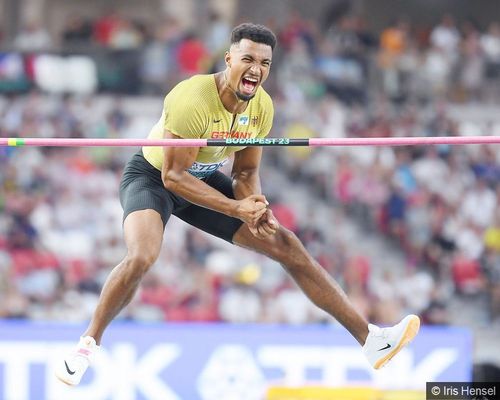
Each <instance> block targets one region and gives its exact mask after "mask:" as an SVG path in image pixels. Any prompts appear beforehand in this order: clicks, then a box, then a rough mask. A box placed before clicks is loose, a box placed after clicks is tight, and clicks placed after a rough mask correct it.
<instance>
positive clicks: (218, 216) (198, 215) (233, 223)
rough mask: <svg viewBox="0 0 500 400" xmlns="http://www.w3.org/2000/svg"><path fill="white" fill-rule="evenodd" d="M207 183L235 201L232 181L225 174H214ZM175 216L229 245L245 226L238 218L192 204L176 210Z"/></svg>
mask: <svg viewBox="0 0 500 400" xmlns="http://www.w3.org/2000/svg"><path fill="white" fill-rule="evenodd" d="M205 183H206V184H207V185H209V186H211V187H213V188H214V189H216V190H218V191H219V192H221V193H222V194H224V195H225V196H226V197H229V198H232V199H234V194H233V188H232V180H231V178H229V177H228V176H226V175H224V174H223V173H221V172H215V173H213V174H212V175H211V176H210V177H209V178H208V179H207V180H206V181H205ZM173 214H174V215H175V216H177V217H179V218H180V219H182V220H183V221H185V222H187V223H188V224H190V225H192V226H195V227H196V228H199V229H201V230H203V231H205V232H207V233H210V234H211V235H214V236H217V237H218V238H221V239H224V240H226V241H228V242H229V243H232V240H233V236H234V234H235V233H236V231H237V230H238V229H239V228H240V226H241V225H242V224H243V222H242V221H241V220H239V219H238V218H233V217H229V216H227V215H225V214H222V213H219V212H217V211H213V210H209V209H208V208H204V207H200V206H197V205H195V204H191V205H189V206H188V207H186V208H183V209H181V210H174V212H173Z"/></svg>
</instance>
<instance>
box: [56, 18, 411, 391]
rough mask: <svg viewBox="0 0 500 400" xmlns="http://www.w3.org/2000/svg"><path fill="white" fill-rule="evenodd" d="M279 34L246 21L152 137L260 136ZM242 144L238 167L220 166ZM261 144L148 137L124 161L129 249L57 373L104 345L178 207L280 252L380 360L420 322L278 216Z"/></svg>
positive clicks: (186, 215)
mask: <svg viewBox="0 0 500 400" xmlns="http://www.w3.org/2000/svg"><path fill="white" fill-rule="evenodd" d="M275 45H276V38H275V36H274V34H273V33H272V32H271V31H270V30H269V29H267V28H266V27H264V26H261V25H254V24H250V23H245V24H242V25H239V26H237V27H236V28H235V29H234V30H233V32H232V34H231V46H230V48H229V51H228V52H227V53H226V54H225V62H226V69H225V70H224V71H222V72H218V73H216V74H213V75H196V76H193V77H192V78H190V79H187V80H185V81H183V82H181V83H179V84H178V85H177V86H176V87H175V88H174V89H172V91H171V92H170V93H169V94H168V95H167V96H166V98H165V103H164V109H163V113H162V116H161V118H160V120H159V121H158V123H157V124H156V125H155V126H154V127H153V129H152V130H151V132H150V134H149V138H151V139H158V138H162V137H165V138H174V139H178V138H219V139H221V138H227V137H232V138H262V137H265V136H266V135H267V134H268V133H269V131H270V129H271V125H272V121H273V104H272V101H271V98H270V97H269V95H268V94H267V93H266V92H265V91H264V89H262V84H263V83H264V82H265V80H266V79H267V77H268V75H269V70H270V68H271V60H272V56H273V49H274V47H275ZM233 152H234V163H233V167H232V171H231V177H228V176H226V175H224V174H223V173H221V172H219V171H217V170H218V169H219V168H220V167H221V166H222V165H223V164H224V163H225V162H226V161H227V159H228V157H229V156H230V154H232V153H233ZM261 156H262V147H203V148H193V147H165V148H163V147H143V148H142V152H139V153H137V154H135V155H134V156H133V157H132V159H131V160H130V161H129V163H128V164H127V166H126V167H125V170H124V174H123V178H122V182H121V184H120V201H121V204H122V206H123V209H124V222H123V229H124V236H125V242H126V245H127V249H128V252H127V255H126V256H125V258H124V259H123V260H122V261H121V263H120V264H118V266H116V267H115V268H114V269H113V271H112V272H111V274H110V276H109V277H108V279H107V281H106V283H105V285H104V287H103V289H102V293H101V296H100V299H99V304H98V305H97V308H96V310H95V312H94V315H93V318H92V321H91V322H90V325H89V327H88V329H87V331H86V332H85V333H84V334H83V335H82V337H81V338H80V342H79V343H78V345H77V347H76V349H75V351H74V352H72V353H71V354H69V355H68V356H67V357H66V358H64V359H62V360H61V361H60V362H59V363H58V365H57V369H56V375H57V377H58V378H59V379H60V380H62V381H63V382H65V383H67V384H69V385H77V384H78V383H79V382H80V380H81V378H82V376H83V374H84V372H85V371H86V369H87V368H88V366H89V364H90V362H91V360H92V358H93V355H94V354H95V352H96V351H98V349H99V344H100V342H101V338H102V335H103V333H104V330H105V329H106V327H107V326H108V324H109V323H110V322H111V320H112V319H113V318H114V317H115V316H116V315H117V314H118V313H119V312H120V311H121V310H122V309H123V308H124V307H125V306H126V305H127V304H128V303H129V302H130V300H131V299H132V297H133V296H134V294H135V292H136V290H137V287H138V285H139V282H140V281H141V279H142V277H143V276H144V275H145V274H146V273H147V272H148V270H149V269H150V268H151V266H152V265H153V264H154V262H155V260H156V259H157V257H158V255H159V253H160V248H161V244H162V239H163V231H164V228H165V225H166V223H167V221H168V219H169V217H170V215H171V214H174V215H176V216H177V217H179V218H181V219H182V220H184V221H186V222H187V223H189V224H191V225H193V226H196V227H198V228H200V229H202V230H204V231H205V232H208V233H210V234H212V235H214V236H217V237H219V238H221V239H224V240H226V241H228V242H230V243H234V244H236V245H238V246H241V247H246V248H249V249H253V250H255V251H257V252H259V253H262V254H265V255H267V256H269V257H271V258H272V259H274V260H276V261H277V262H279V263H280V264H281V265H282V266H283V267H284V268H285V270H286V271H287V272H288V273H289V274H290V275H291V276H292V278H293V279H294V280H295V282H297V284H298V285H299V286H300V288H301V289H302V290H303V291H304V293H305V294H306V295H307V296H308V297H309V298H310V299H311V301H313V302H314V304H316V305H317V306H318V307H320V308H322V309H323V310H325V311H326V312H327V313H329V314H330V315H332V316H333V317H334V318H336V319H337V320H338V321H339V322H340V323H341V324H342V325H343V326H344V327H345V328H346V329H347V330H348V331H349V332H350V333H351V334H352V335H353V336H354V338H355V339H356V340H357V341H358V342H359V343H360V345H362V346H363V352H364V353H365V355H366V357H367V358H368V361H369V362H370V363H371V365H372V366H373V367H374V368H375V369H378V368H380V367H382V366H383V365H384V364H385V363H387V361H389V360H390V359H391V358H392V357H393V356H394V355H395V354H396V353H397V352H399V351H400V350H401V348H402V347H403V346H404V345H406V344H407V343H408V342H410V341H411V340H412V339H413V338H414V337H415V335H416V334H417V332H418V329H419V326H420V320H419V319H418V317H417V316H415V315H409V316H407V317H406V318H404V319H403V320H402V321H401V322H400V323H399V324H397V325H395V326H393V327H390V328H383V329H382V328H379V327H377V326H375V325H371V324H370V325H369V324H368V322H367V321H366V320H365V319H364V318H363V317H362V316H361V315H360V314H359V313H358V312H357V311H356V310H355V309H354V308H353V306H352V305H351V303H350V302H349V300H348V299H347V297H346V295H345V293H344V292H343V291H342V289H341V288H340V287H339V286H338V284H337V283H336V282H335V281H334V280H333V278H332V277H331V276H330V275H329V274H328V273H327V272H326V271H325V270H324V269H323V268H322V267H321V266H320V265H319V264H318V263H317V262H316V261H315V260H314V259H313V258H312V257H311V256H310V255H309V254H308V252H307V251H306V249H305V248H304V246H303V245H302V243H301V242H300V241H299V240H298V239H297V237H296V236H295V235H294V234H293V233H292V232H290V231H288V230H287V229H285V228H284V227H282V226H280V225H279V223H278V221H277V220H276V219H275V218H274V216H273V213H272V211H271V210H270V209H269V208H268V207H267V204H268V203H267V201H266V198H265V196H264V195H263V194H262V193H261V187H260V180H259V166H260V161H261Z"/></svg>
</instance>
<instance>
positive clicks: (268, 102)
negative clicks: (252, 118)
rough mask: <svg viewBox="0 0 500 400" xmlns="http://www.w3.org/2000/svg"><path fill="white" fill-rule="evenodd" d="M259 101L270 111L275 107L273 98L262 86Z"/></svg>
mask: <svg viewBox="0 0 500 400" xmlns="http://www.w3.org/2000/svg"><path fill="white" fill-rule="evenodd" d="M257 94H258V98H259V103H260V105H261V106H262V108H264V109H269V110H270V111H271V110H272V109H273V99H272V97H271V96H270V94H269V93H267V92H266V90H265V89H264V88H263V87H262V86H261V87H260V88H259V90H258V92H257Z"/></svg>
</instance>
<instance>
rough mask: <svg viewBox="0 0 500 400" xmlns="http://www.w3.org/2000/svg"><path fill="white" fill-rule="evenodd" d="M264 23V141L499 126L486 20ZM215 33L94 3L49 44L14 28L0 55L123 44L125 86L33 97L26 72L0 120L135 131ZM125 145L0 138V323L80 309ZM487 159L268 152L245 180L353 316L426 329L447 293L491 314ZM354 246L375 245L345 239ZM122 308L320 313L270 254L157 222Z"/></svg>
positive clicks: (160, 316) (86, 305)
mask: <svg viewBox="0 0 500 400" xmlns="http://www.w3.org/2000/svg"><path fill="white" fill-rule="evenodd" d="M270 25H271V27H272V28H273V29H274V30H275V31H276V32H277V33H278V34H279V38H280V41H279V43H280V44H279V49H278V50H277V53H276V60H275V63H274V65H273V71H272V78H270V81H269V84H268V85H267V86H266V88H268V90H269V91H270V92H271V94H272V95H273V98H274V100H275V108H276V117H275V125H274V129H273V130H272V133H271V134H272V136H289V137H294V136H297V137H306V136H310V137H319V136H323V137H345V136H354V137H361V136H363V137H375V136H455V135H467V134H495V133H496V134H499V133H500V118H499V119H498V120H495V119H494V116H490V115H489V114H488V116H487V117H484V115H485V113H484V110H485V109H488V107H489V105H492V104H493V105H495V104H498V102H499V101H500V26H499V25H498V24H497V23H494V24H491V25H490V26H488V27H478V26H476V25H475V24H473V23H472V22H463V23H460V24H458V23H456V22H455V21H454V20H453V17H452V16H450V15H447V16H444V17H443V19H442V21H441V22H440V23H439V24H437V25H436V26H434V27H432V28H431V29H423V28H422V29H420V28H419V27H415V26H411V24H410V23H409V21H407V20H404V19H400V20H397V21H395V22H394V24H391V25H390V26H388V27H387V28H386V29H385V30H383V31H382V32H381V33H380V34H378V35H377V34H376V33H375V32H372V31H370V30H369V28H368V27H367V25H366V24H365V22H364V21H363V20H362V19H360V18H359V17H357V16H347V17H343V18H342V19H340V20H339V21H337V23H335V24H333V25H332V26H331V27H330V28H329V29H328V30H327V31H325V32H320V31H319V30H318V28H317V27H316V26H315V24H314V23H313V22H312V21H309V20H305V19H303V18H302V17H300V16H299V15H297V14H291V15H290V18H289V19H288V21H287V23H286V24H284V25H283V26H277V25H274V24H273V23H272V22H271V23H270ZM230 29H231V25H229V24H228V23H227V22H225V21H223V20H222V19H220V18H218V17H217V16H216V15H213V18H211V22H210V24H209V25H208V30H207V31H205V32H197V35H195V34H193V33H192V32H187V31H185V30H183V28H182V27H181V25H180V24H177V23H176V21H175V19H174V18H169V19H168V21H164V22H163V23H162V24H160V25H158V26H157V27H156V28H155V29H153V30H152V31H150V30H149V29H148V28H147V27H146V26H145V25H142V24H139V23H137V22H135V21H131V20H128V19H126V18H124V17H122V16H120V15H118V14H114V13H113V14H109V15H104V16H102V17H101V18H98V19H96V20H94V21H84V20H82V19H80V18H78V17H75V18H71V19H68V23H67V26H66V28H65V29H64V32H63V33H62V34H61V36H60V37H58V38H57V39H56V38H52V37H50V36H49V35H48V33H47V32H46V31H45V30H44V28H43V27H41V26H38V25H36V24H31V25H27V26H26V27H25V28H24V29H23V30H22V31H21V32H19V35H18V36H17V37H16V38H15V39H14V41H13V43H5V42H4V43H2V46H3V48H9V52H10V53H7V52H6V53H5V54H13V53H12V51H15V50H19V51H22V52H23V57H30V55H32V54H39V52H42V51H47V50H50V49H54V48H56V47H57V48H60V46H63V47H65V46H70V47H71V48H73V49H76V48H77V47H78V46H83V47H85V46H88V45H91V46H100V47H101V48H104V49H109V51H110V52H116V51H128V50H132V51H134V53H133V54H140V57H139V58H134V60H135V61H136V62H137V63H138V64H137V65H136V66H138V68H136V69H133V72H132V74H133V75H134V76H135V78H134V79H135V80H134V82H136V84H137V85H134V87H133V88H131V87H130V86H127V87H126V88H125V89H126V90H125V92H127V90H128V89H130V90H131V91H132V92H133V93H135V94H136V95H135V96H119V97H117V96H115V95H112V94H111V95H110V94H109V93H107V92H106V90H102V91H101V93H98V94H74V95H73V94H61V95H53V94H47V93H44V92H40V91H39V90H37V86H36V77H34V76H31V77H30V79H31V81H30V84H29V86H28V88H29V93H28V94H21V95H20V94H17V93H9V94H7V95H5V96H3V97H1V98H0V134H1V136H3V137H12V136H28V137H32V136H33V137H145V136H146V135H147V133H148V130H149V128H150V127H151V126H152V125H153V124H154V123H155V122H156V119H157V118H158V117H159V115H160V113H161V106H162V99H161V97H159V96H158V95H162V94H164V93H166V91H167V90H168V88H169V87H171V86H172V85H173V84H175V82H177V81H178V80H180V79H183V78H185V77H187V76H189V75H192V74H195V73H204V72H210V71H214V70H217V69H218V68H219V67H220V65H219V61H220V60H221V59H222V58H221V56H222V54H223V52H224V50H225V49H226V48H227V39H228V36H229V33H230ZM75 51H76V50H75ZM135 52H137V53H135ZM112 54H116V53H112ZM0 59H1V55H0ZM26 60H27V58H24V59H23V63H24V64H23V65H24V66H26V62H27V61H26ZM134 65H135V64H134ZM3 68H4V69H3V70H2V71H4V74H7V73H8V71H9V69H8V68H7V67H6V66H5V64H4V65H3ZM5 76H6V75H4V76H3V78H4V79H5ZM1 77H2V75H1V74H0V78H1ZM128 83H130V81H128ZM101 89H102V88H101ZM137 93H140V95H137ZM151 95H154V96H155V97H151ZM464 110H465V111H464ZM497 118H498V117H497ZM471 121H472V122H471ZM136 150H137V149H121V150H118V149H108V148H92V149H76V148H74V149H55V148H24V149H11V148H8V149H7V148H2V149H0V164H1V165H2V168H1V170H2V172H1V174H0V184H1V188H2V190H1V191H0V317H3V318H31V319H40V320H45V319H50V320H66V321H67V320H75V321H80V320H85V319H88V318H89V317H90V315H91V312H92V311H93V308H94V306H95V304H96V302H97V298H98V294H99V292H100V288H101V286H102V284H103V282H104V279H105V278H106V276H107V274H108V272H109V270H110V268H111V267H112V266H114V265H116V264H117V263H118V262H119V261H120V259H121V257H123V255H124V252H125V248H124V244H123V240H122V238H121V227H120V225H121V209H120V206H119V201H118V193H117V191H118V184H119V179H120V175H121V172H122V168H123V166H124V163H125V162H126V160H127V159H128V157H129V156H130V155H131V154H132V152H133V151H136ZM498 154H499V153H498V151H496V147H495V146H457V147H450V146H435V147H425V148H424V147H400V148H387V147H386V148H368V147H365V148H343V149H327V148H320V149H315V150H311V149H308V148H300V149H274V148H272V149H266V150H265V161H264V167H263V171H262V180H263V189H264V193H265V194H267V196H268V197H269V199H270V201H271V204H272V207H273V210H274V212H275V214H276V215H277V216H278V219H279V220H280V221H281V223H282V224H283V225H285V226H287V227H288V228H289V229H291V230H293V231H294V232H296V233H297V235H298V236H299V237H300V238H301V239H302V240H303V242H304V244H305V245H306V247H308V249H309V250H310V251H311V253H312V254H313V255H314V256H315V257H316V258H317V259H318V260H319V261H320V263H321V264H322V265H323V266H324V268H326V269H327V270H328V271H329V272H330V273H331V274H332V275H333V276H335V278H336V279H338V280H339V282H340V283H341V284H342V286H343V287H344V288H345V290H346V291H347V293H348V295H349V296H350V298H351V299H352V300H353V301H354V302H355V304H356V305H357V307H358V308H359V309H360V310H361V311H362V312H363V313H364V314H365V315H366V316H367V317H369V318H370V319H371V320H372V321H374V322H377V323H382V324H383V323H387V324H389V323H392V322H394V321H396V320H397V319H398V318H400V317H401V316H402V315H403V314H405V313H407V312H414V313H417V314H420V315H421V316H422V317H423V319H424V321H425V322H426V323H428V324H448V323H454V322H455V321H456V320H457V318H458V319H459V318H460V313H461V312H463V310H459V311H458V312H456V310H455V312H454V307H455V308H456V302H457V301H460V299H465V302H466V301H468V300H470V299H473V300H474V301H479V302H480V304H481V305H482V306H483V308H482V313H480V314H479V318H480V320H479V321H478V323H480V324H487V325H488V324H491V323H498V322H500V212H499V211H498V205H499V203H500V185H499V182H500V164H499V161H500V160H499V159H498V158H499V156H498ZM370 240H371V241H375V243H376V245H375V246H374V247H373V248H370V250H369V251H368V250H367V251H365V247H364V246H363V244H364V243H365V242H368V241H370ZM459 304H462V303H459ZM123 318H130V319H137V320H152V321H154V320H170V321H180V320H182V321H184V320H194V321H221V320H222V321H230V322H286V323H296V324H301V323H310V322H327V323H330V322H332V321H330V320H329V319H328V318H327V317H326V316H325V315H324V314H323V313H322V312H320V311H319V310H316V309H315V308H314V307H313V306H312V305H310V304H309V302H308V300H306V298H305V296H303V295H302V293H301V292H300V291H299V290H298V289H297V288H296V287H295V286H294V285H293V283H292V282H291V281H290V280H289V279H288V278H287V276H286V275H285V273H284V272H283V271H281V269H280V267H279V266H278V265H276V264H275V263H274V262H271V261H269V260H267V259H265V258H264V257H261V256H258V255H254V254H249V253H247V252H246V251H242V250H241V249H235V248H233V247H232V246H230V245H228V244H226V243H223V242H222V241H219V240H216V239H213V238H211V237H209V236H208V235H205V234H203V233H201V232H199V231H197V230H195V229H193V228H191V227H189V226H187V225H184V224H183V223H181V222H179V221H178V220H176V219H175V218H173V219H172V220H171V221H170V222H169V225H168V226H167V230H166V235H165V241H164V250H163V252H162V254H161V256H160V259H159V260H158V262H157V264H156V265H155V267H154V268H153V270H152V271H151V272H150V273H149V274H148V276H147V277H146V279H145V281H144V282H143V284H142V287H141V290H140V293H139V294H138V296H137V297H136V299H135V300H134V301H133V303H132V305H131V306H130V307H129V308H128V309H127V310H126V311H125V312H124V315H123Z"/></svg>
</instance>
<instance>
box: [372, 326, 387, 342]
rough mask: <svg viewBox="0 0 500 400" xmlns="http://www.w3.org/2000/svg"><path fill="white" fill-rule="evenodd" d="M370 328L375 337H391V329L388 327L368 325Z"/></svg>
mask: <svg viewBox="0 0 500 400" xmlns="http://www.w3.org/2000/svg"><path fill="white" fill-rule="evenodd" d="M368 330H369V331H370V333H371V334H372V335H373V336H374V337H378V338H382V339H386V338H388V337H389V331H388V329H387V328H380V327H378V326H377V325H372V324H369V325H368Z"/></svg>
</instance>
